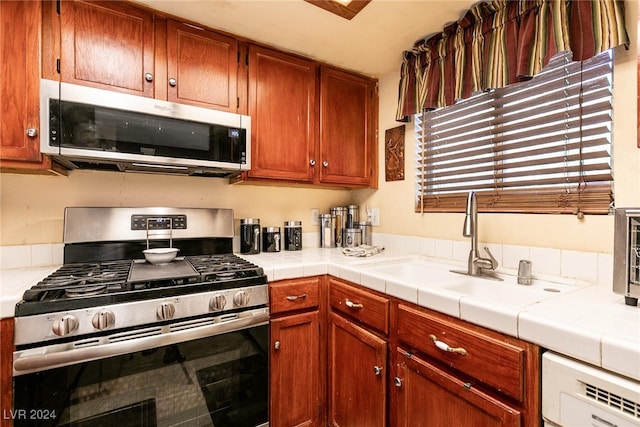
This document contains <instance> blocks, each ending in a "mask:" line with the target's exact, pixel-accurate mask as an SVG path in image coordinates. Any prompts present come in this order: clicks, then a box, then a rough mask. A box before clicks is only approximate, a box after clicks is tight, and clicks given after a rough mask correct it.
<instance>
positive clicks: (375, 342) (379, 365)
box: [329, 313, 387, 427]
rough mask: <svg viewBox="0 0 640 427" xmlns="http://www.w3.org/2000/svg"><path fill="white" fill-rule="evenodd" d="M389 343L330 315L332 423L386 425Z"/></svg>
mask: <svg viewBox="0 0 640 427" xmlns="http://www.w3.org/2000/svg"><path fill="white" fill-rule="evenodd" d="M386 367H387V342H386V341H385V340H384V339H382V338H380V337H378V336H377V335H375V334H374V333H372V332H369V331H367V330H366V329H364V328H362V327H360V326H358V325H356V324H354V323H353V322H351V321H350V320H347V319H345V318H344V317H342V316H340V315H338V314H335V313H331V314H330V316H329V425H331V426H336V427H337V426H340V427H376V426H380V427H383V426H385V425H386V410H387V399H386V396H387V392H386V390H387V380H386V378H387V374H386V370H387V368H386Z"/></svg>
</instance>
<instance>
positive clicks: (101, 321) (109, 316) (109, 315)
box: [91, 310, 116, 331]
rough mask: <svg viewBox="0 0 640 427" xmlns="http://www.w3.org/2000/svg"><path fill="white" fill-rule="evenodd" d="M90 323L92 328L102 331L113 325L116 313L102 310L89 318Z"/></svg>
mask: <svg viewBox="0 0 640 427" xmlns="http://www.w3.org/2000/svg"><path fill="white" fill-rule="evenodd" d="M91 323H92V324H93V327H94V328H96V329H98V330H100V331H102V330H104V329H107V328H109V327H111V326H113V324H114V323H116V315H115V314H113V312H112V311H109V310H102V311H100V312H98V313H96V314H95V315H94V316H93V319H91Z"/></svg>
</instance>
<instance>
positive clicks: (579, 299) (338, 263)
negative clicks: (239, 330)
mask: <svg viewBox="0 0 640 427" xmlns="http://www.w3.org/2000/svg"><path fill="white" fill-rule="evenodd" d="M241 256H242V257H243V258H245V259H247V260H249V261H252V262H253V263H255V264H257V265H259V266H261V267H262V268H263V269H264V271H265V273H266V274H267V276H268V279H269V281H276V280H283V279H293V278H298V277H309V276H315V275H324V274H331V275H333V276H336V277H339V278H342V279H345V280H348V281H350V282H353V283H358V284H361V285H363V286H365V287H368V288H370V289H374V290H376V291H379V292H383V293H386V294H388V295H391V296H394V297H397V298H400V299H403V300H406V301H409V302H412V303H415V304H418V305H420V306H423V307H426V308H429V309H433V310H436V311H439V312H442V313H445V314H449V315H451V316H454V317H458V318H461V319H464V320H467V321H469V322H472V323H475V324H478V325H480V326H484V327H486V328H489V329H493V330H497V331H500V332H503V333H506V334H508V335H512V336H516V337H519V338H522V339H524V340H526V341H529V342H533V343H535V344H538V345H540V346H542V347H545V348H548V349H550V350H555V351H556V352H559V353H562V354H565V355H567V356H570V357H573V358H576V359H579V360H582V361H584V362H587V363H590V364H592V365H595V366H600V367H603V368H605V369H607V370H610V371H613V372H617V373H619V374H622V375H624V376H627V377H630V378H634V379H636V380H640V307H630V306H627V305H625V304H624V298H623V297H622V296H620V295H617V294H614V293H613V292H612V291H611V286H605V285H594V284H591V285H566V284H553V283H550V285H551V286H555V287H559V288H562V289H563V292H562V293H553V292H549V293H548V295H545V297H544V298H543V299H542V300H541V301H535V302H527V301H520V302H518V303H516V304H514V303H513V301H510V302H509V303H508V304H507V303H495V301H493V302H491V301H487V300H483V299H482V298H477V297H472V296H466V295H461V294H460V293H457V292H453V291H451V290H449V289H445V288H442V287H438V286H433V284H430V283H426V281H427V280H428V279H425V277H424V275H415V274H414V275H413V276H411V275H409V276H404V277H403V276H401V275H395V274H393V273H390V272H388V271H387V272H385V271H383V270H385V268H382V269H381V268H380V267H384V266H385V265H388V266H391V265H393V264H395V263H403V262H405V261H408V262H411V261H416V262H417V263H420V264H421V265H423V266H426V267H427V268H429V277H430V278H433V277H436V278H437V277H451V276H453V277H458V275H456V274H455V273H450V272H449V269H450V268H457V269H461V268H464V266H462V265H459V264H458V265H454V264H447V263H443V262H441V261H438V260H435V261H434V260H431V259H428V258H426V257H424V256H417V255H413V254H408V253H401V252H391V251H384V252H382V253H380V254H377V255H374V256H372V257H366V258H358V257H347V256H344V255H343V254H342V251H341V250H340V249H320V248H305V249H304V250H302V251H295V252H289V251H283V252H279V253H260V254H256V255H241ZM57 267H58V266H47V267H37V268H24V269H9V270H0V318H5V317H11V316H13V313H14V306H15V303H16V302H18V301H19V300H20V299H21V296H22V293H23V292H24V290H25V289H28V288H29V287H31V286H32V285H34V284H35V283H37V282H38V281H39V280H40V279H42V278H44V277H46V276H47V275H49V274H50V273H51V272H53V271H55V269H56V268H57ZM388 270H389V271H394V268H393V267H392V268H389V269H388ZM463 277H464V276H463ZM503 277H504V278H505V281H504V282H501V283H504V285H500V286H505V287H509V286H517V285H516V284H515V278H514V277H513V276H503ZM432 280H438V279H432ZM475 280H483V281H484V280H485V279H475ZM481 283H482V282H481ZM481 283H480V285H481ZM545 283H547V282H545ZM504 289H507V288H504Z"/></svg>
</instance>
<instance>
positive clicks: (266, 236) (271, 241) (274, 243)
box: [262, 227, 281, 252]
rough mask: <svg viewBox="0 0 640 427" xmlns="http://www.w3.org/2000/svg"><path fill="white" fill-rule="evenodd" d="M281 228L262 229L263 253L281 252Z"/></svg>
mask: <svg viewBox="0 0 640 427" xmlns="http://www.w3.org/2000/svg"><path fill="white" fill-rule="evenodd" d="M280 238H281V237H280V227H262V251H263V252H280Z"/></svg>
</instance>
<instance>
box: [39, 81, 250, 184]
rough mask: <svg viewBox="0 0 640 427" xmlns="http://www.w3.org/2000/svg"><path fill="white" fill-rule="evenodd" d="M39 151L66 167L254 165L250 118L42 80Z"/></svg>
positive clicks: (236, 168)
mask: <svg viewBox="0 0 640 427" xmlns="http://www.w3.org/2000/svg"><path fill="white" fill-rule="evenodd" d="M40 96H41V97H40V102H41V108H40V114H41V126H42V130H41V135H42V137H41V142H40V151H41V152H42V153H43V154H47V155H49V156H51V157H53V158H54V159H55V160H56V161H58V162H59V163H61V164H62V165H64V166H66V167H67V168H69V169H100V170H115V171H137V172H155V173H172V174H184V175H197V176H214V177H230V176H235V175H238V174H239V173H241V172H243V171H246V170H249V169H250V168H251V118H250V117H249V116H244V115H240V114H234V113H228V112H224V111H216V110H210V109H207V108H202V107H196V106H191V105H184V104H177V103H173V102H168V101H162V100H156V99H152V98H146V97H142V96H135V95H129V94H124V93H119V92H113V91H107V90H102V89H95V88H91V87H86V86H79V85H72V84H67V83H60V82H57V81H51V80H41V84H40Z"/></svg>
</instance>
